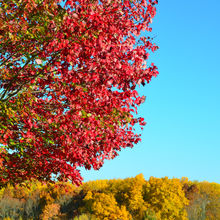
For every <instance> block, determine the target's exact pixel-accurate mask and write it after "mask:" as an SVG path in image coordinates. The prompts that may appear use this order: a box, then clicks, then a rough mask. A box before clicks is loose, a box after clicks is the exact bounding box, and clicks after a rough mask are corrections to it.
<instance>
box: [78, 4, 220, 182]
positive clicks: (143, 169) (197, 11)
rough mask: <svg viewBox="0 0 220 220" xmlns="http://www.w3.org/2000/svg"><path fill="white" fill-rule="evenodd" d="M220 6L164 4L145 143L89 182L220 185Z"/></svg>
mask: <svg viewBox="0 0 220 220" xmlns="http://www.w3.org/2000/svg"><path fill="white" fill-rule="evenodd" d="M219 23H220V1H219V0H213V1H211V2H208V1H205V0H193V1H192V0H178V1H177V0H166V1H163V0H159V5H158V7H157V15H156V17H155V18H154V20H153V24H152V27H153V34H155V35H157V37H156V39H155V42H156V43H157V45H158V46H159V47H160V49H159V50H158V51H157V52H156V53H155V55H154V56H153V57H152V59H151V61H153V62H154V63H155V64H157V66H158V68H159V72H160V74H159V76H158V77H157V78H155V79H153V80H152V81H151V83H150V84H148V85H147V86H145V87H144V88H141V89H139V92H140V94H144V95H145V96H147V99H146V102H145V103H144V104H143V105H142V106H140V108H139V116H142V117H144V118H145V120H146V121H147V125H146V126H145V129H144V131H143V132H142V142H141V143H140V144H138V145H136V146H135V147H134V148H133V149H124V150H122V152H121V153H120V155H119V156H118V157H117V158H115V159H114V160H111V161H106V162H105V164H104V166H103V167H102V168H101V169H100V170H99V171H82V175H83V177H84V180H85V181H88V180H95V179H111V178H126V177H132V176H136V175H137V174H139V173H143V174H144V176H145V178H146V179H148V178H149V177H150V176H155V177H164V176H168V177H170V178H172V177H178V178H180V177H183V176H186V177H188V178H189V179H190V180H198V181H203V180H207V181H210V182H218V183H220V86H219V83H220V68H219V65H220V55H219V53H220V42H219V41H220V26H219Z"/></svg>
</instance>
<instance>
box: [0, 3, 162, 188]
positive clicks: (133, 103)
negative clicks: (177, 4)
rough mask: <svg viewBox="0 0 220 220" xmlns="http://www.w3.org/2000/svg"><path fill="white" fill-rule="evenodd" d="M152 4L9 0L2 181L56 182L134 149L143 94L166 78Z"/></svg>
mask: <svg viewBox="0 0 220 220" xmlns="http://www.w3.org/2000/svg"><path fill="white" fill-rule="evenodd" d="M155 4H157V1H152V0H142V1H140V0H132V1H128V0H125V1H121V0H119V1H114V0H107V1H105V0H102V1H98V0H91V1H90V0H89V1H85V0H78V1H74V0H67V1H65V2H60V1H58V0H45V1H42V0H23V1H20V0H14V1H9V0H0V23H1V25H0V89H1V90H0V93H1V94H0V144H1V145H0V148H1V151H0V183H1V184H2V185H4V184H6V183H7V182H11V183H15V182H21V181H22V180H24V179H30V178H37V179H39V180H50V179H51V177H52V176H56V177H57V178H58V179H60V180H63V181H66V180H68V179H70V180H71V181H73V182H74V183H77V184H79V183H80V182H81V180H82V177H81V176H80V173H79V171H78V170H77V167H85V168H86V169H91V168H94V169H99V168H100V167H101V166H102V164H103V162H104V159H111V158H114V157H115V156H117V155H118V153H117V152H118V151H120V150H121V148H125V147H133V145H134V144H135V143H138V142H139V141H140V140H141V139H140V135H139V134H136V133H135V132H134V129H133V127H134V126H135V124H140V126H144V125H145V122H144V119H143V118H135V116H134V114H135V113H137V106H138V105H140V104H141V103H143V102H144V100H145V97H144V96H143V97H140V96H139V95H138V93H137V91H136V90H135V88H136V85H140V84H142V85H145V83H148V82H149V81H150V80H151V78H152V76H156V75H157V74H158V72H157V68H156V66H155V65H154V64H153V63H152V64H150V65H149V64H147V59H148V56H149V53H150V52H152V51H153V52H154V51H155V50H156V49H157V46H156V45H155V44H153V43H152V40H151V38H150V37H148V36H145V35H140V34H141V32H142V31H148V32H151V28H150V26H149V25H150V23H151V22H152V18H153V17H154V16H155V13H156V8H155Z"/></svg>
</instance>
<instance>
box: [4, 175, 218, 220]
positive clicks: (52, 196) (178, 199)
mask: <svg viewBox="0 0 220 220" xmlns="http://www.w3.org/2000/svg"><path fill="white" fill-rule="evenodd" d="M26 183H28V182H26ZM135 193H136V194H135ZM219 204H220V184H217V183H209V182H191V181H188V180H187V179H186V178H184V179H168V178H167V177H165V178H155V177H151V178H150V179H149V180H145V179H144V177H143V175H141V174H140V175H138V176H136V177H134V178H127V179H114V180H96V181H90V182H87V183H83V184H82V185H81V186H80V187H76V186H74V185H72V184H70V183H61V182H56V183H54V184H50V183H47V184H43V183H40V182H38V181H33V182H31V183H30V182H29V183H28V185H25V184H24V183H23V184H22V185H16V186H15V187H12V186H11V185H8V186H7V187H5V188H2V189H1V190H0V218H1V219H10V218H11V219H43V220H45V219H62V220H63V219H74V220H89V219H90V220H91V219H94V220H95V219H101V220H102V219H123V220H126V219H127V220H131V219H135V220H146V219H148V220H150V219H151V220H160V219H161V220H165V219H169V220H171V219H175V220H176V219H179V220H185V219H189V220H199V219H200V220H201V219H207V220H208V219H209V220H217V219H219V216H220V206H219ZM9 217H10V218H9Z"/></svg>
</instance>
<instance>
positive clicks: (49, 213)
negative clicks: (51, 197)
mask: <svg viewBox="0 0 220 220" xmlns="http://www.w3.org/2000/svg"><path fill="white" fill-rule="evenodd" d="M59 214H60V205H59V204H56V203H53V204H48V205H46V206H45V207H44V210H43V213H42V214H41V215H40V219H42V220H49V219H51V218H52V217H56V216H58V215H59Z"/></svg>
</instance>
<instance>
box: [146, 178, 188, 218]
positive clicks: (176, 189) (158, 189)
mask: <svg viewBox="0 0 220 220" xmlns="http://www.w3.org/2000/svg"><path fill="white" fill-rule="evenodd" d="M144 191H145V192H144V200H145V201H146V202H147V203H148V205H147V207H148V208H149V209H150V210H152V211H154V213H155V214H156V217H157V219H163V220H166V219H167V220H168V219H169V220H171V219H173V220H174V219H175V220H176V219H179V220H186V219H187V213H186V210H185V206H186V205H188V200H187V199H186V197H185V193H184V191H183V189H182V183H181V182H180V180H179V179H168V178H167V177H165V178H156V177H150V179H149V181H147V184H146V187H145V190H144Z"/></svg>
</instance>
